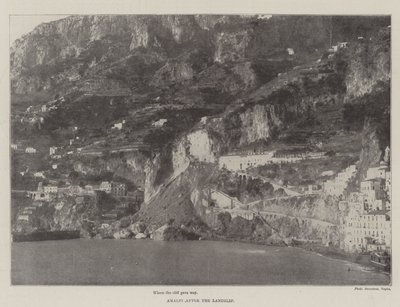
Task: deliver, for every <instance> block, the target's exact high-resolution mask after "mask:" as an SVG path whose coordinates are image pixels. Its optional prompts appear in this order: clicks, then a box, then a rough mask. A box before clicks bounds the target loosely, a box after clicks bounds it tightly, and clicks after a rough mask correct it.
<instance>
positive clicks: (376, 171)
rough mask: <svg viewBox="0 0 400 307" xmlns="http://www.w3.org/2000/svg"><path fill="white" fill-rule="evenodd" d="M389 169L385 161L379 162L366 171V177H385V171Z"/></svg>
mask: <svg viewBox="0 0 400 307" xmlns="http://www.w3.org/2000/svg"><path fill="white" fill-rule="evenodd" d="M388 171H389V167H388V166H387V165H386V163H385V162H383V161H382V162H381V164H380V165H379V166H378V167H371V168H369V169H368V171H367V177H366V179H375V178H382V179H386V173H387V172H388Z"/></svg>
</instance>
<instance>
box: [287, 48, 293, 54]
mask: <svg viewBox="0 0 400 307" xmlns="http://www.w3.org/2000/svg"><path fill="white" fill-rule="evenodd" d="M286 51H287V53H288V55H294V50H293V48H287V49H286Z"/></svg>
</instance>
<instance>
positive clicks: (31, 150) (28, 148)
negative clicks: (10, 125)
mask: <svg viewBox="0 0 400 307" xmlns="http://www.w3.org/2000/svg"><path fill="white" fill-rule="evenodd" d="M10 147H11V149H12V150H14V151H19V152H25V153H27V154H35V153H37V152H38V150H37V149H36V148H34V147H32V146H26V147H25V149H24V146H23V145H22V144H21V143H11V145H10Z"/></svg>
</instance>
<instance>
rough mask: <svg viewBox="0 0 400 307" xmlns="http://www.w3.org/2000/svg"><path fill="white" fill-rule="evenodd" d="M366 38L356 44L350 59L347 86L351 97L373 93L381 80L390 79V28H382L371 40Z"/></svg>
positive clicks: (348, 94)
mask: <svg viewBox="0 0 400 307" xmlns="http://www.w3.org/2000/svg"><path fill="white" fill-rule="evenodd" d="M364 40H368V37H365V38H364ZM364 40H361V41H360V42H359V43H357V44H356V45H355V46H354V48H353V49H352V56H351V59H350V61H349V66H348V74H347V76H346V87H347V96H348V97H350V98H351V97H360V96H363V95H365V94H368V93H371V92H372V91H373V89H374V87H375V86H376V85H377V84H378V83H379V82H387V81H388V80H389V79H390V30H389V29H387V28H386V29H382V30H381V31H380V32H379V33H378V34H377V35H374V36H371V37H370V41H368V42H366V41H364Z"/></svg>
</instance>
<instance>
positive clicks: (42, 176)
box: [33, 172, 46, 179]
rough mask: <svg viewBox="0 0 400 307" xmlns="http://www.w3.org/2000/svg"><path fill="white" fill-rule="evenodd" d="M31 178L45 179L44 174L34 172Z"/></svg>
mask: <svg viewBox="0 0 400 307" xmlns="http://www.w3.org/2000/svg"><path fill="white" fill-rule="evenodd" d="M33 177H35V178H43V179H44V178H46V176H45V175H44V173H43V172H36V173H34V174H33Z"/></svg>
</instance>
